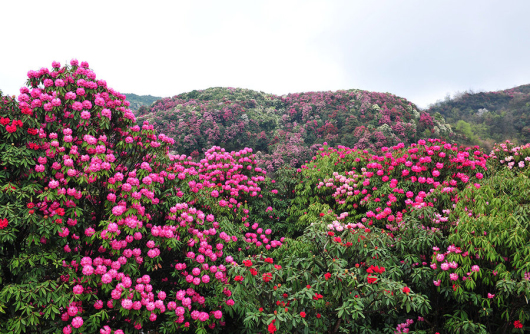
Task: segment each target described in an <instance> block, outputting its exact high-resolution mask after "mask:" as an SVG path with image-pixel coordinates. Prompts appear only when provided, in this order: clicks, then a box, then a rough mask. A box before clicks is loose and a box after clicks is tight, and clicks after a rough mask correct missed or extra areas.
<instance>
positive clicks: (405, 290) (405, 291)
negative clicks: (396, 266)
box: [401, 286, 410, 295]
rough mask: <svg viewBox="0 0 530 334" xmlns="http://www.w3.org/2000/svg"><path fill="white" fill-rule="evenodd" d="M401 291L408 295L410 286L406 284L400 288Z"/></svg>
mask: <svg viewBox="0 0 530 334" xmlns="http://www.w3.org/2000/svg"><path fill="white" fill-rule="evenodd" d="M401 291H403V293H404V294H406V295H408V294H409V292H410V288H409V287H408V286H406V287H404V288H403V289H401Z"/></svg>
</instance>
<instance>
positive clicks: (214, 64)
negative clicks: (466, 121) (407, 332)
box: [0, 0, 530, 107]
mask: <svg viewBox="0 0 530 334" xmlns="http://www.w3.org/2000/svg"><path fill="white" fill-rule="evenodd" d="M1 7H2V9H1V11H2V15H1V16H2V17H1V18H0V31H1V32H2V39H1V45H2V46H1V48H0V90H2V91H3V92H4V94H9V95H13V94H17V95H18V90H19V88H20V87H21V86H22V85H24V83H25V81H26V73H27V72H28V71H29V70H38V69H40V68H41V67H48V68H51V63H52V61H54V60H56V61H60V62H61V63H62V64H64V63H66V62H69V60H70V59H72V58H76V59H78V60H79V61H88V62H89V64H90V67H91V68H92V69H93V70H94V71H95V72H96V74H97V76H98V78H99V79H104V80H106V81H107V83H108V84H109V86H110V87H112V88H114V89H116V90H118V91H120V92H122V93H135V94H140V95H147V94H151V95H155V96H174V95H177V94H180V93H182V92H187V91H191V90H194V89H205V88H208V87H217V86H223V87H241V88H249V89H254V90H259V91H264V92H267V93H275V94H286V93H294V92H303V91H327V90H338V89H350V88H358V89H364V90H371V91H377V92H390V93H393V94H396V95H399V96H403V97H405V98H407V99H409V100H410V101H412V102H414V103H416V104H418V105H419V106H420V107H426V106H428V105H429V104H430V103H433V102H435V101H436V100H438V99H443V98H444V97H445V96H446V94H447V93H450V94H454V93H455V92H457V91H464V90H469V89H473V90H476V91H477V90H486V91H489V90H500V89H506V88H511V87H514V86H518V85H522V84H528V83H530V16H529V15H530V1H529V0H519V1H515V0H513V1H512V0H503V1H488V0H480V1H467V0H446V1H441V0H429V1H427V0H418V1H412V0H388V1H380V0H362V1H361V0H359V1H354V0H350V1H333V0H324V1H309V0H304V1H289V0H281V1H259V0H245V1H229V0H223V1H220V0H216V1H206V0H201V1H176V0H172V1H156V0H152V1H149V2H148V1H145V0H144V1H131V0H129V1H115V0H106V1H96V0H91V1H72V0H68V1H42V0H38V1H29V0H25V1H5V2H2V5H1Z"/></svg>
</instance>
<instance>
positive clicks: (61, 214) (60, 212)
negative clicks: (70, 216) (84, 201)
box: [55, 208, 64, 216]
mask: <svg viewBox="0 0 530 334" xmlns="http://www.w3.org/2000/svg"><path fill="white" fill-rule="evenodd" d="M55 213H57V214H58V215H59V216H64V209H63V208H59V209H57V210H55Z"/></svg>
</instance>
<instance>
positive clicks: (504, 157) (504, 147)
mask: <svg viewBox="0 0 530 334" xmlns="http://www.w3.org/2000/svg"><path fill="white" fill-rule="evenodd" d="M490 158H491V165H492V167H493V168H495V169H499V168H500V167H502V166H505V167H507V168H508V169H513V170H514V171H520V170H525V169H526V167H527V166H528V165H530V144H526V145H520V146H517V145H515V144H514V143H512V142H510V141H509V140H507V141H506V142H504V143H500V144H495V146H493V150H492V151H491V153H490Z"/></svg>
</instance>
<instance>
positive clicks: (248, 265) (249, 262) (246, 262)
mask: <svg viewBox="0 0 530 334" xmlns="http://www.w3.org/2000/svg"><path fill="white" fill-rule="evenodd" d="M243 264H244V265H245V266H246V267H252V261H250V260H243Z"/></svg>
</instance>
